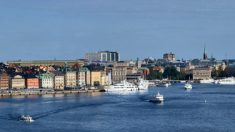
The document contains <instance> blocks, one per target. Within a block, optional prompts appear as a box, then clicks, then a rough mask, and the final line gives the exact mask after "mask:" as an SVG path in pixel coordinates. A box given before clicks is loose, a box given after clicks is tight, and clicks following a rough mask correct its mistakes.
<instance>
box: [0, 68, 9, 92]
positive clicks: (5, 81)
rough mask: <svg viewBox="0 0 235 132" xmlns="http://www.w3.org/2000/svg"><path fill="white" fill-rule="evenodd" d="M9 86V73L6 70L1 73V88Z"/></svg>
mask: <svg viewBox="0 0 235 132" xmlns="http://www.w3.org/2000/svg"><path fill="white" fill-rule="evenodd" d="M8 88H9V75H8V74H7V73H6V72H3V73H1V74H0V89H8Z"/></svg>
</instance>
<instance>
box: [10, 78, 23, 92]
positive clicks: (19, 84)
mask: <svg viewBox="0 0 235 132" xmlns="http://www.w3.org/2000/svg"><path fill="white" fill-rule="evenodd" d="M11 88H13V89H23V88H25V79H24V78H23V77H22V76H21V75H16V76H14V77H13V78H12V79H11Z"/></svg>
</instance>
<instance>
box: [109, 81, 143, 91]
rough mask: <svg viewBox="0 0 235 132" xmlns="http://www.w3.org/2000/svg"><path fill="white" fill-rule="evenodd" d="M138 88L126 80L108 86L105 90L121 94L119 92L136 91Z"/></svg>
mask: <svg viewBox="0 0 235 132" xmlns="http://www.w3.org/2000/svg"><path fill="white" fill-rule="evenodd" d="M138 90H139V88H138V86H136V85H135V84H133V83H129V82H127V81H126V80H123V81H121V83H117V84H114V85H110V86H108V87H106V88H105V91H106V92H121V91H138Z"/></svg>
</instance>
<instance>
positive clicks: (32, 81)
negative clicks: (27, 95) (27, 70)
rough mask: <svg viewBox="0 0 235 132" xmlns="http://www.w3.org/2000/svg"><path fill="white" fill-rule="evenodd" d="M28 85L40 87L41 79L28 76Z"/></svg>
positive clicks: (28, 86)
mask: <svg viewBox="0 0 235 132" xmlns="http://www.w3.org/2000/svg"><path fill="white" fill-rule="evenodd" d="M26 87H27V88H29V89H31V88H39V79H38V78H27V79H26Z"/></svg>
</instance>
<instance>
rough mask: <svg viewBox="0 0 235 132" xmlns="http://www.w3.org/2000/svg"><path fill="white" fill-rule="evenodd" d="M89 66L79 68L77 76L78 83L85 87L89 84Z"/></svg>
mask: <svg viewBox="0 0 235 132" xmlns="http://www.w3.org/2000/svg"><path fill="white" fill-rule="evenodd" d="M88 71H89V70H88V68H86V67H83V68H80V69H79V72H77V74H78V75H77V77H78V85H79V86H81V87H83V86H86V85H87V72H88Z"/></svg>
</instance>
